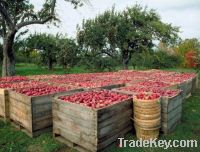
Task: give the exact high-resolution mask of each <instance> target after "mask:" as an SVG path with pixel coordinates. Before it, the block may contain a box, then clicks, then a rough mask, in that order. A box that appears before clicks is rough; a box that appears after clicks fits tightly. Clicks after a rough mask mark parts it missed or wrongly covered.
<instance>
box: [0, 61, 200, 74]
mask: <svg viewBox="0 0 200 152" xmlns="http://www.w3.org/2000/svg"><path fill="white" fill-rule="evenodd" d="M120 69H121V68H120V67H118V68H117V70H120ZM129 69H133V67H132V66H130V67H129ZM145 69H146V68H142V67H139V68H137V70H145ZM164 70H170V71H177V72H195V70H193V69H184V68H179V69H177V68H171V69H164ZM97 71H98V70H97ZM89 72H92V71H91V70H89V69H86V67H85V66H77V67H73V68H71V69H68V70H67V69H63V68H62V67H58V66H56V67H54V69H53V70H48V69H47V68H45V67H41V66H37V65H35V64H30V63H18V64H16V75H25V76H26V75H39V74H67V73H89ZM0 73H1V66H0ZM199 74H200V73H199Z"/></svg>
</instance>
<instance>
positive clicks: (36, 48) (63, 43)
mask: <svg viewBox="0 0 200 152" xmlns="http://www.w3.org/2000/svg"><path fill="white" fill-rule="evenodd" d="M25 43H26V45H25V46H26V47H25V48H23V49H22V50H21V51H18V52H20V53H21V54H23V55H24V56H25V57H27V58H35V59H36V60H38V64H39V65H43V66H47V67H48V69H50V70H52V68H53V64H59V65H61V66H63V68H65V69H67V68H68V69H69V68H71V67H73V66H74V65H76V64H77V62H78V60H79V56H80V55H79V54H80V53H79V52H80V51H79V48H78V46H77V45H76V43H75V40H74V39H69V38H67V37H66V36H63V35H58V34H57V35H56V36H54V35H51V34H48V35H47V34H34V35H30V37H28V38H27V39H26V40H25Z"/></svg>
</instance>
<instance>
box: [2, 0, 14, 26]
mask: <svg viewBox="0 0 200 152" xmlns="http://www.w3.org/2000/svg"><path fill="white" fill-rule="evenodd" d="M2 2H3V3H5V2H4V1H0V14H1V16H2V18H4V20H5V21H6V23H7V24H8V26H9V28H10V29H12V28H13V27H14V24H13V22H12V20H11V18H10V16H9V14H8V12H7V10H6V9H5V8H4V7H3V4H2Z"/></svg>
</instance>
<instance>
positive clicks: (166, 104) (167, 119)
mask: <svg viewBox="0 0 200 152" xmlns="http://www.w3.org/2000/svg"><path fill="white" fill-rule="evenodd" d="M182 101H183V96H182V93H181V92H180V93H179V94H178V95H177V96H174V97H171V98H168V97H162V98H161V131H163V132H164V134H168V133H171V132H172V131H173V130H174V129H175V127H176V125H177V124H178V123H179V122H180V121H181V115H182Z"/></svg>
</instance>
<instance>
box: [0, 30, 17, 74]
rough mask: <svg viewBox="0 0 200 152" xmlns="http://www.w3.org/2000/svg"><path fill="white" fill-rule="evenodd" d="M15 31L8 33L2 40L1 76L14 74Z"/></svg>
mask: <svg viewBox="0 0 200 152" xmlns="http://www.w3.org/2000/svg"><path fill="white" fill-rule="evenodd" d="M14 39H15V32H12V33H10V34H8V35H7V36H6V37H5V38H4V40H3V64H2V76H3V77H4V76H13V75H15V55H14V50H13V45H14Z"/></svg>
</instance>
